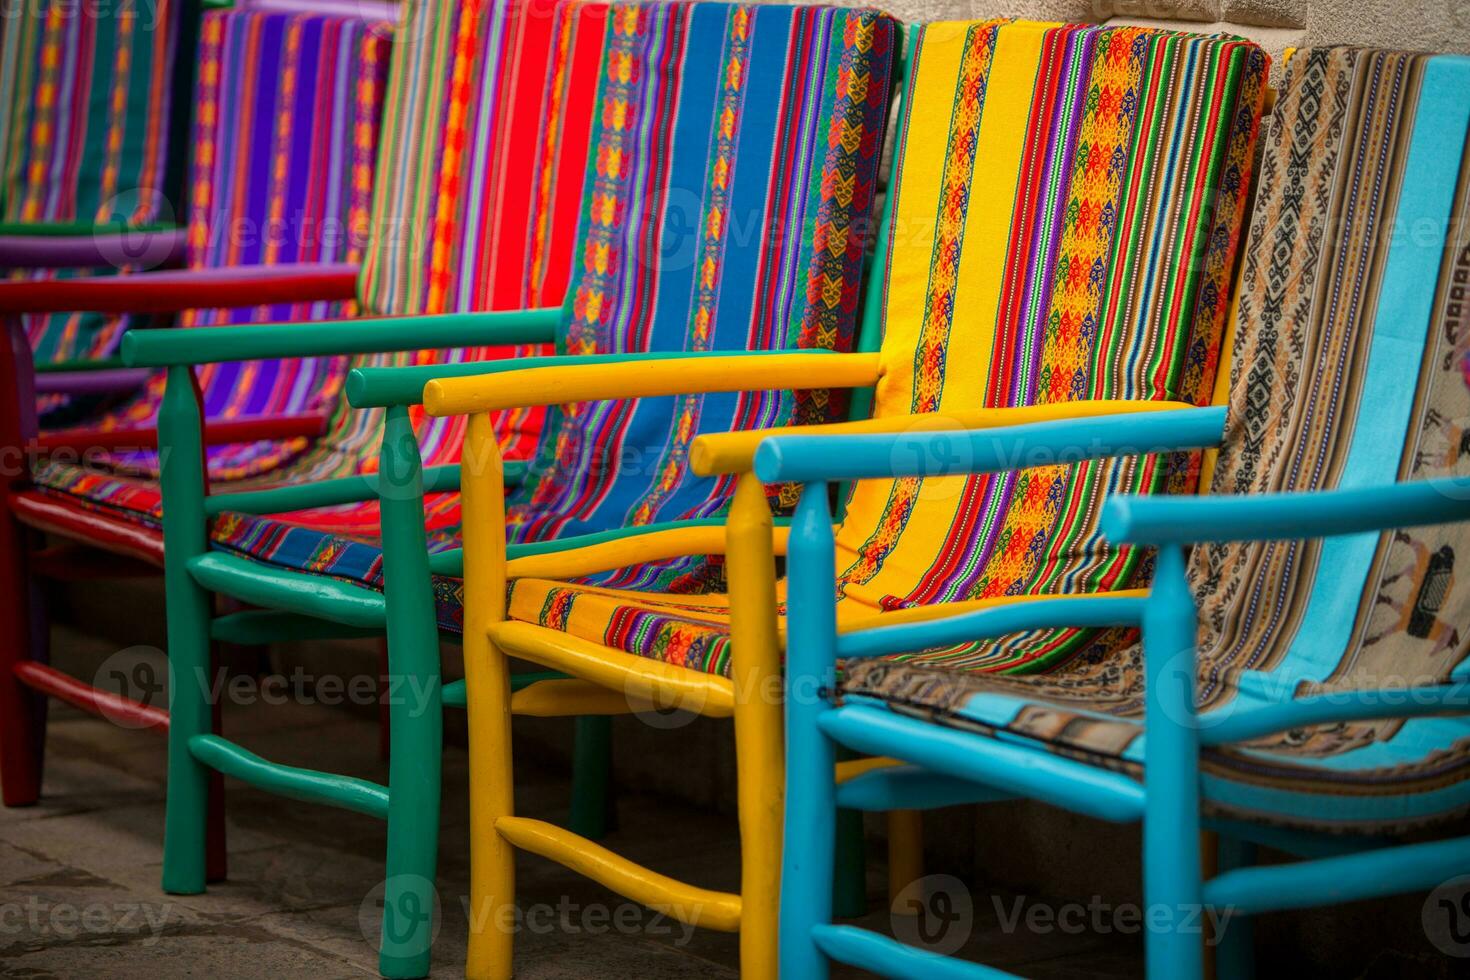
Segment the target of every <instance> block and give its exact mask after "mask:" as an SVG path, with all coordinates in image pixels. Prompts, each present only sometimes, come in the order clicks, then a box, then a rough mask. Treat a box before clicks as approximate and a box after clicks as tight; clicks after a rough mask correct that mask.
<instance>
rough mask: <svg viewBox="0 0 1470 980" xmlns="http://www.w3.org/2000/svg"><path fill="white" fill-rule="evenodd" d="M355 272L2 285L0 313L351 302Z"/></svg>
mask: <svg viewBox="0 0 1470 980" xmlns="http://www.w3.org/2000/svg"><path fill="white" fill-rule="evenodd" d="M356 290H357V267H356V266H352V265H341V264H326V263H321V264H317V263H312V264H305V263H303V264H301V265H272V266H264V265H254V266H234V267H230V268H224V269H198V270H194V269H190V270H187V271H178V272H143V273H138V274H136V275H127V276H96V277H93V278H88V279H48V280H41V281H36V282H7V283H3V284H0V313H12V314H13V313H177V312H180V311H182V310H194V309H214V308H229V307H240V306H259V305H261V304H264V303H302V302H318V301H323V300H339V299H352V298H353V296H355V295H356Z"/></svg>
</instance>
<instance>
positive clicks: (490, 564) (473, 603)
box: [461, 414, 516, 980]
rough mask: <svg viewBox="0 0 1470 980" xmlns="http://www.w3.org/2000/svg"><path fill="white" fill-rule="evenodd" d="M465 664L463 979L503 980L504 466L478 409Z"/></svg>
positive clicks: (467, 523) (506, 797) (507, 949)
mask: <svg viewBox="0 0 1470 980" xmlns="http://www.w3.org/2000/svg"><path fill="white" fill-rule="evenodd" d="M464 446H465V450H464V451H465V460H464V466H463V470H464V482H463V494H464V499H463V504H462V511H461V514H462V517H461V522H462V524H463V527H464V536H465V569H464V572H465V596H466V600H467V601H466V603H465V623H464V667H465V695H466V706H465V711H466V722H467V725H468V729H469V743H470V907H469V918H470V936H469V948H468V950H467V953H466V957H465V976H466V977H467V978H469V980H508V978H509V977H510V975H511V956H512V953H513V952H514V943H515V933H514V932H513V928H514V920H513V917H512V915H511V913H513V912H514V908H515V884H516V882H515V849H514V848H513V847H512V846H511V843H510V842H509V841H508V840H506V839H505V838H504V837H502V836H501V835H500V831H499V830H497V829H496V826H495V822H496V820H498V819H499V818H501V817H508V816H512V815H513V814H514V813H515V794H514V792H513V787H512V773H513V770H512V768H511V732H510V661H509V659H508V658H507V657H506V656H505V654H504V653H502V652H501V651H500V650H499V649H498V648H496V646H495V644H494V643H492V642H491V640H490V635H489V629H490V627H491V626H492V625H493V624H495V623H498V622H501V621H503V620H504V619H505V531H504V527H505V495H504V491H503V488H502V487H503V484H502V480H503V478H504V468H503V466H502V463H501V460H500V453H499V449H498V447H497V445H496V440H495V431H494V429H493V428H492V427H491V425H490V419H489V417H488V416H486V415H484V414H480V415H474V416H471V418H470V421H469V427H468V430H467V431H466V433H465V441H464Z"/></svg>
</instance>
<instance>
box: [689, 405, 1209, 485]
mask: <svg viewBox="0 0 1470 980" xmlns="http://www.w3.org/2000/svg"><path fill="white" fill-rule="evenodd" d="M1190 408H1193V406H1191V405H1189V404H1187V403H1185V402H1163V401H1143V400H1126V399H1110V400H1099V401H1077V402H1056V403H1053V404H1050V405H1026V406H1022V407H1018V408H977V409H970V410H968V411H961V412H925V413H923V414H919V415H888V416H884V417H882V418H876V419H860V420H857V421H853V422H835V423H832V424H829V425H806V426H796V425H791V426H783V427H781V428H779V429H758V430H755V431H751V432H718V433H711V434H709V435H703V436H700V437H698V438H697V439H695V440H694V444H693V445H692V446H691V447H690V450H689V466H690V468H691V469H692V470H694V472H695V473H697V474H699V475H700V476H723V475H727V474H739V473H749V472H750V471H751V468H752V467H753V466H754V465H755V453H756V450H757V449H759V448H760V445H761V443H762V442H764V441H765V440H767V439H769V438H771V437H773V436H787V435H802V436H808V435H811V436H839V435H864V434H871V433H917V432H953V431H956V430H965V429H995V428H999V427H1001V426H1008V425H1032V424H1035V423H1038V422H1053V421H1057V420H1061V419H1085V418H1095V417H1098V416H1103V415H1121V414H1125V413H1144V412H1167V411H1177V410H1180V409H1190Z"/></svg>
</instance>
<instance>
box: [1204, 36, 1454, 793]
mask: <svg viewBox="0 0 1470 980" xmlns="http://www.w3.org/2000/svg"><path fill="white" fill-rule="evenodd" d="M1467 92H1470V58H1465V57H1457V56H1449V55H1426V54H1409V53H1401V52H1389V51H1373V50H1365V49H1361V48H1318V49H1304V50H1301V51H1298V52H1297V53H1296V54H1295V55H1294V56H1293V58H1292V60H1291V63H1290V64H1289V65H1288V67H1287V70H1286V77H1285V82H1284V85H1283V87H1282V90H1281V96H1280V98H1279V100H1278V102H1277V106H1276V112H1275V118H1274V119H1273V120H1272V124H1271V129H1270V134H1269V136H1268V137H1267V139H1266V140H1265V144H1266V146H1265V154H1264V157H1263V160H1262V165H1261V184H1260V189H1259V191H1258V192H1257V201H1256V205H1255V213H1254V218H1253V221H1252V224H1251V234H1250V243H1249V247H1248V250H1247V254H1246V259H1245V267H1244V274H1243V283H1242V289H1241V296H1240V302H1239V314H1238V317H1237V325H1236V340H1235V346H1234V352H1233V360H1232V365H1231V387H1230V404H1229V421H1228V424H1227V428H1226V436H1225V441H1224V445H1223V447H1222V449H1221V451H1220V455H1219V459H1218V462H1217V464H1216V469H1215V473H1214V478H1213V482H1212V486H1211V492H1212V493H1215V494H1253V493H1268V492H1281V491H1307V490H1324V489H1332V488H1348V487H1361V486H1372V485H1382V484H1385V483H1389V482H1392V481H1394V480H1412V479H1425V478H1430V477H1436V476H1447V475H1455V476H1462V477H1463V476H1465V475H1466V474H1470V388H1467V385H1466V382H1465V379H1464V377H1463V376H1462V370H1463V367H1464V365H1465V363H1466V359H1467V356H1470V101H1467V99H1466V93H1467ZM1467 555H1470V527H1467V526H1466V525H1464V524H1455V525H1450V526H1442V527H1424V528H1416V529H1412V530H1408V531H1394V532H1390V533H1387V534H1383V535H1374V534H1367V535H1354V536H1350V537H1341V538H1332V539H1327V540H1325V541H1312V542H1302V541H1274V542H1265V543H1251V544H1238V545H1216V546H1199V547H1197V548H1196V549H1195V550H1194V553H1193V555H1192V558H1191V564H1190V574H1191V579H1192V584H1193V587H1194V590H1195V594H1196V596H1197V599H1198V601H1199V606H1200V614H1201V634H1200V647H1199V656H1200V671H1201V683H1200V697H1201V699H1202V701H1203V702H1204V703H1205V704H1206V705H1217V704H1219V703H1221V702H1223V701H1226V700H1228V699H1230V698H1231V697H1234V696H1241V697H1248V698H1266V699H1270V700H1273V701H1280V700H1285V699H1289V698H1291V697H1295V696H1299V695H1301V694H1304V693H1311V690H1312V689H1313V688H1315V687H1318V686H1322V685H1326V686H1328V687H1339V688H1370V687H1371V688H1385V687H1386V688H1392V687H1393V686H1394V685H1396V684H1398V685H1408V686H1416V687H1417V686H1425V685H1429V684H1433V683H1435V682H1437V681H1443V680H1444V679H1446V678H1448V677H1451V676H1454V677H1456V678H1458V679H1461V680H1464V679H1466V678H1467V676H1470V675H1467V673H1466V659H1465V657H1466V631H1467V629H1470V576H1467V575H1466V574H1464V571H1463V569H1461V568H1459V567H1458V563H1459V562H1461V561H1464V560H1465V558H1466V556H1467ZM1467 735H1470V722H1467V721H1466V719H1464V718H1459V719H1451V718H1434V719H1422V720H1415V721H1410V722H1407V723H1404V722H1395V721H1388V722H1363V723H1351V724H1343V725H1334V726H1329V727H1324V728H1316V729H1312V730H1311V731H1310V732H1308V733H1302V732H1292V733H1288V734H1287V735H1283V736H1281V737H1280V739H1288V740H1294V746H1295V748H1294V750H1295V751H1298V752H1302V751H1305V752H1307V753H1308V754H1318V752H1319V750H1320V753H1321V754H1332V753H1334V752H1337V751H1341V750H1343V749H1345V748H1354V749H1355V751H1354V753H1353V756H1354V758H1355V759H1357V760H1360V761H1357V762H1355V763H1354V765H1355V766H1356V767H1359V768H1369V767H1370V765H1384V766H1389V765H1392V764H1393V763H1392V762H1391V761H1382V760H1391V759H1392V758H1393V746H1392V745H1390V744H1387V743H1388V742H1389V741H1390V740H1391V739H1396V740H1398V741H1404V740H1406V739H1407V740H1413V741H1415V742H1416V744H1417V745H1418V746H1419V747H1420V748H1421V750H1422V747H1423V746H1424V745H1426V744H1432V745H1436V746H1441V747H1443V748H1445V749H1449V748H1450V746H1451V745H1452V744H1454V743H1455V742H1456V741H1458V740H1463V739H1465V738H1466V737H1467ZM1304 738H1309V739H1310V740H1311V742H1310V743H1309V744H1305V745H1303V744H1301V740H1302V739H1304ZM1280 739H1276V740H1275V741H1278V742H1279V741H1280ZM1267 741H1271V740H1267ZM1374 743H1378V744H1374ZM1464 744H1465V743H1462V744H1461V745H1460V746H1458V747H1457V748H1456V749H1455V751H1454V752H1453V753H1446V754H1442V755H1441V756H1440V757H1438V758H1437V759H1431V760H1430V762H1428V763H1424V764H1422V765H1421V764H1419V763H1416V764H1415V767H1414V769H1413V771H1409V768H1408V767H1405V770H1404V771H1403V773H1402V775H1403V777H1404V778H1406V779H1430V780H1433V779H1439V778H1450V777H1449V775H1448V774H1451V773H1454V772H1463V763H1464ZM1262 747H1266V746H1264V745H1263V746H1262ZM1424 754H1425V753H1423V752H1422V751H1417V752H1415V753H1413V754H1412V758H1415V759H1420V758H1422V757H1423V755H1424ZM1451 756H1453V757H1451ZM1370 760H1371V761H1370Z"/></svg>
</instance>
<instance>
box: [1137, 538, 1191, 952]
mask: <svg viewBox="0 0 1470 980" xmlns="http://www.w3.org/2000/svg"><path fill="white" fill-rule="evenodd" d="M1156 562H1157V564H1156V566H1155V570H1154V586H1153V593H1152V595H1151V596H1150V599H1149V604H1148V607H1147V609H1146V610H1145V612H1144V619H1143V643H1144V670H1145V674H1146V684H1147V694H1148V697H1147V701H1146V707H1145V711H1144V718H1145V724H1146V725H1147V728H1148V733H1149V737H1148V744H1147V746H1146V747H1145V750H1144V799H1145V803H1144V818H1143V900H1144V906H1145V912H1144V918H1145V921H1146V922H1148V923H1149V925H1150V928H1149V930H1148V933H1147V938H1146V956H1145V961H1146V964H1147V968H1148V975H1149V976H1151V977H1167V978H1169V980H1188V978H1198V977H1201V976H1202V975H1203V973H1204V948H1205V947H1204V931H1203V925H1204V888H1203V875H1202V874H1201V870H1200V869H1201V859H1200V853H1201V852H1200V830H1201V827H1200V789H1199V730H1198V728H1197V727H1196V726H1195V722H1194V698H1195V694H1194V685H1195V666H1194V665H1195V660H1194V643H1195V612H1194V597H1193V595H1192V594H1191V593H1190V591H1189V585H1188V579H1187V577H1186V575H1185V564H1184V552H1183V550H1182V549H1180V548H1178V547H1162V548H1160V549H1159V552H1158V557H1157V559H1156Z"/></svg>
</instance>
